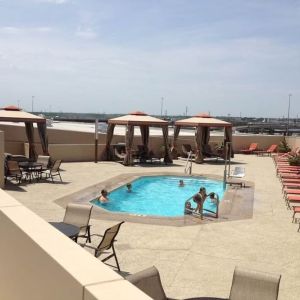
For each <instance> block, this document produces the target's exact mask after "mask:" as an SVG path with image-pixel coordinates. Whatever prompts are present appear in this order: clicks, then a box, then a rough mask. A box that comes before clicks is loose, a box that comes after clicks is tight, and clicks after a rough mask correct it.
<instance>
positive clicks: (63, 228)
mask: <svg viewBox="0 0 300 300" xmlns="http://www.w3.org/2000/svg"><path fill="white" fill-rule="evenodd" d="M49 224H51V225H52V226H53V227H55V228H56V229H57V230H59V231H60V232H62V233H63V234H65V235H66V236H68V237H69V238H71V239H76V238H77V236H78V234H79V231H80V228H79V227H77V226H75V225H71V224H67V223H64V222H49Z"/></svg>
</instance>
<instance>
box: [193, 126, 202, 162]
mask: <svg viewBox="0 0 300 300" xmlns="http://www.w3.org/2000/svg"><path fill="white" fill-rule="evenodd" d="M202 141H203V127H201V126H197V127H196V132H195V145H196V157H195V163H198V164H200V163H202V162H203V154H202Z"/></svg>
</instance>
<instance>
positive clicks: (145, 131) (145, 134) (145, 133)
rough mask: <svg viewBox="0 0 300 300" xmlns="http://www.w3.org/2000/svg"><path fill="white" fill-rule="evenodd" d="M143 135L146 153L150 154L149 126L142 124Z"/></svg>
mask: <svg viewBox="0 0 300 300" xmlns="http://www.w3.org/2000/svg"><path fill="white" fill-rule="evenodd" d="M140 130H141V137H142V143H143V146H144V151H145V153H147V154H148V144H149V126H146V125H141V126H140Z"/></svg>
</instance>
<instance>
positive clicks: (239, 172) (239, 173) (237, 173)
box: [229, 167, 245, 178]
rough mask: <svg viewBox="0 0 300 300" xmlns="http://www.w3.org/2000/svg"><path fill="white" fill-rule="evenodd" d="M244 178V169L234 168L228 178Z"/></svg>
mask: <svg viewBox="0 0 300 300" xmlns="http://www.w3.org/2000/svg"><path fill="white" fill-rule="evenodd" d="M244 176H245V168H244V167H235V168H234V170H233V172H232V173H231V174H230V176H229V177H235V178H243V177H244Z"/></svg>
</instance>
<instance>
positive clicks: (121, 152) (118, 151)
mask: <svg viewBox="0 0 300 300" xmlns="http://www.w3.org/2000/svg"><path fill="white" fill-rule="evenodd" d="M114 155H115V158H116V160H117V161H118V162H123V161H124V158H125V156H126V152H125V147H124V146H123V145H122V147H117V146H115V147H114Z"/></svg>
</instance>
